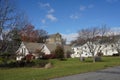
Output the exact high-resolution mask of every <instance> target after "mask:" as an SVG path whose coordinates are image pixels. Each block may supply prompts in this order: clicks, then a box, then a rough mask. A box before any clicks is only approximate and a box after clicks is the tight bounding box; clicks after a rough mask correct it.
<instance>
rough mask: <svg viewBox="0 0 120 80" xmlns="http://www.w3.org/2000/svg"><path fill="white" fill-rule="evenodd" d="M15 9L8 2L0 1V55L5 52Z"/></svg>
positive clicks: (8, 0) (7, 0)
mask: <svg viewBox="0 0 120 80" xmlns="http://www.w3.org/2000/svg"><path fill="white" fill-rule="evenodd" d="M15 20H16V13H15V7H14V6H13V4H12V3H10V0H0V37H1V38H0V44H1V45H0V53H2V52H4V51H6V49H7V46H8V41H9V40H10V34H9V32H10V30H11V29H12V28H13V27H15Z"/></svg>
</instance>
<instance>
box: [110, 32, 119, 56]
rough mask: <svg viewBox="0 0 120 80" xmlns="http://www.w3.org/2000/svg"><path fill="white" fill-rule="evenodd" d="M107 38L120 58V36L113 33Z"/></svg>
mask: <svg viewBox="0 0 120 80" xmlns="http://www.w3.org/2000/svg"><path fill="white" fill-rule="evenodd" d="M109 38H110V41H109V43H110V44H113V48H114V49H116V51H117V52H118V55H119V56H120V34H114V33H113V34H111V36H110V37H109Z"/></svg>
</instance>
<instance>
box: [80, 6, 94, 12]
mask: <svg viewBox="0 0 120 80" xmlns="http://www.w3.org/2000/svg"><path fill="white" fill-rule="evenodd" d="M93 7H94V5H93V4H90V5H87V6H84V5H81V6H80V11H84V10H87V9H91V8H93Z"/></svg>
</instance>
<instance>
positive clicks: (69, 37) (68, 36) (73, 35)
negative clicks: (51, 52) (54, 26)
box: [61, 33, 78, 44]
mask: <svg viewBox="0 0 120 80" xmlns="http://www.w3.org/2000/svg"><path fill="white" fill-rule="evenodd" d="M61 35H62V37H63V38H64V39H66V40H67V44H69V43H70V42H71V41H73V40H76V39H77V37H78V34H77V33H70V34H61Z"/></svg>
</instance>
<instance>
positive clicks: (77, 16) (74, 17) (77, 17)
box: [70, 14, 80, 20]
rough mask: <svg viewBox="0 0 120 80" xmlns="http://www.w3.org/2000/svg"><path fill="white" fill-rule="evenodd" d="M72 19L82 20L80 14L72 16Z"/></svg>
mask: <svg viewBox="0 0 120 80" xmlns="http://www.w3.org/2000/svg"><path fill="white" fill-rule="evenodd" d="M70 18H71V19H74V20H76V19H79V18H80V14H72V15H70Z"/></svg>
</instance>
